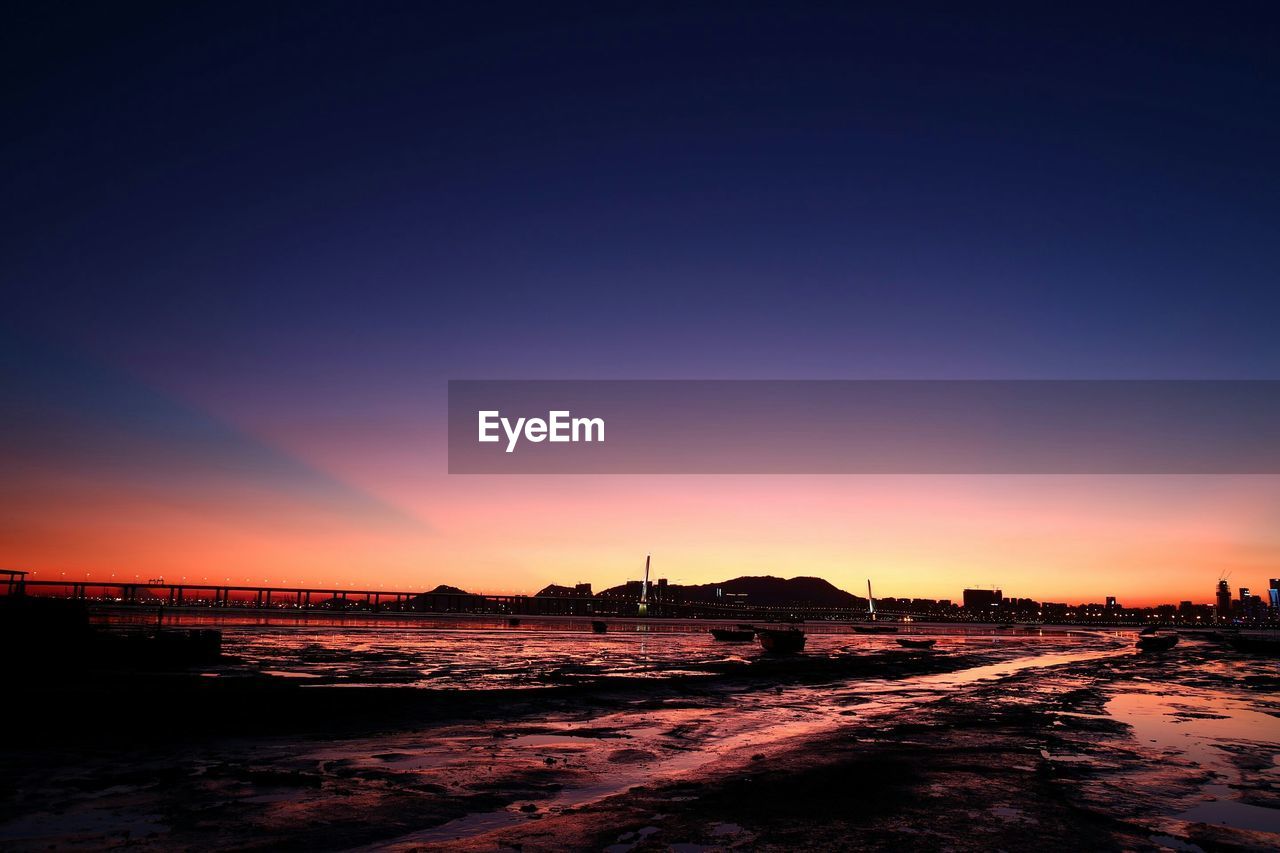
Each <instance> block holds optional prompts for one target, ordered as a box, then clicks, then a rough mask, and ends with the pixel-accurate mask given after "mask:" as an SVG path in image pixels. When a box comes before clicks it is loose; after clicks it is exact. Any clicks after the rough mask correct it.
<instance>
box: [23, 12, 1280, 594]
mask: <svg viewBox="0 0 1280 853" xmlns="http://www.w3.org/2000/svg"><path fill="white" fill-rule="evenodd" d="M552 5H554V7H555V11H550V12H549V11H547V8H546V7H548V6H552ZM850 5H852V4H850ZM979 5H980V4H956V3H938V4H911V3H898V2H895V3H885V4H881V5H880V6H879V7H877V8H875V9H866V8H841V7H839V6H837V5H835V4H830V5H827V4H823V5H819V4H800V3H776V4H758V5H757V4H746V3H739V4H732V5H729V4H723V5H716V6H712V5H709V4H690V3H679V4H672V5H662V4H659V3H653V2H645V3H635V4H629V5H628V4H601V3H592V4H583V5H581V6H569V5H560V4H521V5H513V6H511V7H504V6H498V5H490V4H484V3H476V2H465V3H458V4H453V5H447V4H444V3H425V2H412V3H348V4H343V5H335V4H326V3H321V2H305V3H296V4H286V3H253V4H238V3H231V2H218V3H208V4H201V3H193V2H181V3H172V2H166V3H157V4H145V3H85V4H76V5H72V4H66V3H54V2H48V0H40V2H10V3H7V4H5V6H4V9H3V12H0V15H3V18H4V20H3V21H2V22H0V24H2V25H0V63H3V65H4V67H3V76H2V77H0V80H3V84H2V85H3V86H4V106H5V110H4V118H5V122H4V133H3V134H0V148H2V149H3V150H2V154H3V163H4V166H5V168H4V169H3V170H0V188H2V190H3V197H4V201H5V203H4V205H2V206H0V281H3V284H4V302H3V308H4V310H3V311H2V312H0V336H2V337H0V412H3V414H4V417H3V419H0V554H4V555H7V556H5V557H4V559H6V560H7V561H9V563H10V564H12V565H13V566H15V567H20V568H27V569H30V570H33V571H36V570H38V571H40V572H49V571H57V572H61V571H64V570H65V571H76V572H90V571H92V572H114V571H117V570H121V571H124V570H132V571H134V572H143V573H144V574H143V576H144V577H145V576H147V575H146V574H145V573H146V572H151V573H163V574H173V575H181V574H191V575H192V576H203V575H204V574H206V573H209V572H214V573H224V575H227V576H229V575H230V574H232V573H234V574H235V575H236V578H237V579H248V578H252V579H253V580H254V581H255V582H263V581H264V580H271V581H273V582H277V581H287V582H289V583H295V582H314V581H317V580H318V579H323V580H325V581H326V582H328V581H333V582H335V583H341V584H343V585H348V586H350V585H360V584H370V583H375V582H378V583H385V584H388V585H399V586H404V587H405V588H423V589H425V588H430V587H431V586H434V585H435V584H436V583H442V582H444V583H453V584H455V585H456V584H459V583H461V584H463V585H464V586H468V587H473V588H481V589H490V590H508V591H509V590H511V589H520V590H524V591H530V590H535V589H537V588H539V587H541V586H542V585H544V584H545V583H547V582H550V581H553V580H554V581H557V582H566V581H573V580H592V581H596V582H599V583H601V584H604V583H606V582H607V583H615V582H619V581H621V580H624V579H626V578H628V577H633V576H634V572H635V571H637V570H638V568H639V565H640V564H639V562H638V561H639V558H640V555H642V554H644V553H645V552H646V551H649V550H652V551H653V552H654V553H655V555H661V559H662V565H663V571H664V572H670V576H671V577H673V578H681V577H683V578H685V579H687V580H698V581H710V580H718V579H723V578H724V577H730V576H732V575H735V574H744V573H746V574H753V573H754V574H763V573H770V572H772V573H776V574H788V575H790V574H802V573H803V574H819V575H822V576H824V577H828V578H831V579H833V580H834V581H836V582H838V583H842V584H845V585H847V586H849V587H850V588H856V586H857V584H859V583H861V582H862V581H863V580H864V579H865V578H866V577H867V576H869V575H868V572H869V573H870V574H871V575H874V576H875V577H877V582H878V583H880V580H879V579H880V578H881V577H883V578H884V583H885V584H887V585H888V587H886V588H887V589H888V590H889V592H890V594H927V595H931V596H942V597H947V596H950V597H954V596H955V595H957V594H958V591H959V589H960V588H962V586H964V585H972V584H973V583H975V582H979V581H981V582H983V583H988V582H996V581H999V582H1001V583H1003V584H1004V585H1005V586H1004V588H1005V589H1006V591H1013V590H1017V591H1018V594H1030V595H1034V596H1043V597H1048V598H1054V599H1064V598H1065V599H1071V600H1080V599H1082V598H1090V599H1093V600H1096V599H1098V598H1099V597H1100V596H1101V595H1104V594H1112V593H1119V594H1123V595H1125V596H1129V597H1133V598H1136V599H1143V598H1144V597H1145V598H1150V597H1152V596H1161V595H1163V596H1165V597H1167V598H1169V599H1171V600H1178V599H1180V598H1183V597H1187V596H1189V595H1193V594H1194V595H1196V596H1197V597H1199V596H1200V595H1203V596H1208V595H1209V594H1211V592H1212V582H1213V580H1214V579H1215V578H1216V577H1218V576H1219V575H1220V574H1221V573H1222V572H1223V571H1234V572H1235V573H1236V575H1235V576H1236V577H1237V578H1246V577H1247V578H1249V579H1250V580H1249V582H1250V583H1252V584H1254V585H1258V584H1259V583H1260V582H1261V579H1264V578H1265V577H1270V575H1269V574H1264V573H1265V572H1273V571H1274V566H1275V565H1276V559H1277V557H1276V555H1277V554H1278V553H1280V544H1278V543H1277V541H1276V526H1275V518H1276V506H1277V494H1278V492H1277V486H1276V483H1275V480H1274V478H1248V477H1245V478H1239V481H1238V482H1236V481H1232V482H1220V481H1219V480H1217V479H1215V478H1199V479H1197V478H1182V479H1178V478H1153V479H1154V480H1155V481H1158V482H1146V481H1141V482H1138V481H1132V482H1131V481H1125V482H1114V481H1112V480H1109V479H1106V478H1102V479H1101V480H1100V481H1098V482H1094V481H1088V482H1078V481H1075V480H1072V478H1049V480H1050V481H1045V482H1039V481H1037V482H1031V481H1023V480H1020V479H1018V478H1013V479H1012V480H1008V481H989V480H984V479H982V478H976V479H975V480H972V481H969V480H966V481H963V482H961V481H958V480H957V481H948V482H945V483H940V482H934V481H927V482H925V481H921V482H909V483H882V482H877V481H867V480H863V479H859V478H856V477H854V478H829V479H826V480H823V481H822V482H821V483H817V482H812V481H808V480H805V479H804V478H775V479H774V480H770V479H769V478H764V479H765V480H769V481H768V482H763V481H754V480H751V479H750V478H740V479H739V478H728V479H727V480H725V481H720V480H715V478H711V480H709V481H705V482H703V481H696V480H697V478H688V479H682V480H681V482H679V483H677V484H673V483H667V482H661V478H645V477H632V478H626V477H620V478H615V479H610V478H555V477H549V478H541V477H531V478H516V477H490V478H486V477H476V478H466V477H451V476H449V475H447V474H446V473H445V470H446V468H445V453H444V450H445V442H444V435H443V429H444V422H445V417H444V414H445V413H444V404H445V380H446V379H449V378H529V377H542V378H565V379H570V378H583V377H594V378H611V377H620V378H628V377H645V378H668V377H695V378H720V377H725V378H735V377H743V378H786V377H801V378H863V377H930V378H952V377H976V378H1017V377H1037V378H1041V377H1067V378H1111V377H1131V378H1150V377H1186V378H1211V377H1239V378H1280V335H1277V334H1276V327H1277V318H1280V291H1278V289H1277V288H1276V272H1277V269H1280V263H1277V262H1278V261H1280V239H1277V234H1280V168H1278V167H1277V163H1278V161H1280V68H1278V67H1277V63H1278V59H1277V56H1278V55H1280V54H1277V51H1276V49H1275V46H1276V45H1277V44H1280V32H1278V29H1280V28H1278V27H1277V25H1276V24H1277V20H1276V19H1277V16H1280V13H1277V12H1273V11H1271V10H1272V9H1273V8H1274V4H1271V3H1254V4H1236V3H1233V4H1208V3H1205V4H1201V5H1200V6H1199V7H1198V8H1196V9H1188V8H1185V7H1181V8H1180V7H1179V4H1173V3H1151V4H1143V5H1139V4H1129V3H1125V4H1116V3H1108V4H1106V5H1099V6H1096V7H1094V8H1092V9H1084V8H1082V5H1081V4H1075V3H1070V4H1062V3H1059V4H1048V3H1025V2H1019V3H1010V4H1007V5H1003V6H993V5H982V6H981V8H976V7H978V6H979ZM1224 5H1225V6H1227V7H1228V8H1226V9H1225V10H1224V9H1223V8H1222V7H1223V6H1224ZM1067 480H1070V482H1065V481H1067ZM1193 480H1194V482H1193ZM695 481H696V482H695ZM730 481H732V482H730ZM1002 567H1003V568H1002ZM864 569H866V571H864ZM1126 572H1127V573H1128V574H1126ZM1153 577H1159V578H1160V579H1161V583H1160V584H1153V582H1152V581H1151V579H1152V578H1153ZM1118 578H1119V579H1123V580H1124V584H1127V586H1126V585H1123V584H1119V583H1118V581H1117V579H1118ZM1171 579H1174V580H1171ZM1175 580H1176V582H1175ZM1175 587H1176V589H1175Z"/></svg>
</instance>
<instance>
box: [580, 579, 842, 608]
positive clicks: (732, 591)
mask: <svg viewBox="0 0 1280 853" xmlns="http://www.w3.org/2000/svg"><path fill="white" fill-rule="evenodd" d="M667 589H668V595H670V596H672V597H678V598H679V599H680V600H682V601H715V600H716V599H717V598H718V597H719V596H717V594H716V590H721V591H722V592H723V594H724V595H733V596H740V595H745V596H746V601H747V602H749V603H751V604H759V605H769V606H786V605H791V604H804V605H810V606H816V607H865V606H866V603H867V600H866V599H865V598H860V597H859V596H856V595H854V594H853V593H850V592H845V591H844V590H843V589H840V588H839V587H837V586H835V585H834V584H832V583H831V582H830V581H826V580H823V579H822V578H814V577H797V578H778V577H774V576H772V575H748V576H744V577H738V578H733V579H732V580H727V581H720V582H717V583H704V584H692V585H687V586H686V585H681V584H671V585H670V586H668V587H667ZM628 592H629V591H628V589H627V587H626V585H623V586H616V587H613V588H612V589H607V590H605V591H604V593H603V594H604V595H627V594H628Z"/></svg>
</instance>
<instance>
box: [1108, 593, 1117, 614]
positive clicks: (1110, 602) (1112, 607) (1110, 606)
mask: <svg viewBox="0 0 1280 853" xmlns="http://www.w3.org/2000/svg"><path fill="white" fill-rule="evenodd" d="M1107 609H1108V610H1115V609H1116V597H1115V596H1114V595H1108V596H1107Z"/></svg>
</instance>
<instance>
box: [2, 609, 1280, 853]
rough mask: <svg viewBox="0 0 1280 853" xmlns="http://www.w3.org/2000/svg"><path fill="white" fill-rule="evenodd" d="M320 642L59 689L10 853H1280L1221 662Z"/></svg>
mask: <svg viewBox="0 0 1280 853" xmlns="http://www.w3.org/2000/svg"><path fill="white" fill-rule="evenodd" d="M309 630H311V629H289V630H285V629H275V628H271V629H267V630H256V631H255V630H253V629H245V633H244V634H243V635H241V636H238V637H237V636H236V635H235V632H234V631H232V632H229V636H228V643H227V645H228V647H229V649H230V650H232V651H233V653H234V654H235V655H236V656H237V658H238V660H237V661H236V662H234V663H232V664H229V665H227V666H224V667H221V668H214V669H213V670H212V671H206V672H200V673H192V674H189V675H186V676H179V677H175V678H173V679H170V680H168V681H166V683H164V684H160V685H158V684H156V683H154V682H153V680H150V679H148V680H144V681H129V680H127V679H126V680H125V681H124V682H123V683H121V681H120V680H119V679H116V680H114V681H111V682H109V681H104V680H97V679H94V678H87V679H85V680H83V681H82V682H80V683H79V684H78V685H70V684H59V685H57V686H56V687H49V686H46V687H45V688H43V689H42V696H43V700H44V701H45V702H46V703H47V704H48V707H50V708H52V707H54V706H55V704H56V703H63V704H64V705H65V704H66V703H67V702H78V703H79V705H78V707H79V709H80V710H81V711H82V713H81V714H77V716H79V717H81V718H82V719H83V720H84V722H85V723H86V727H85V728H84V730H82V731H79V732H74V731H69V730H65V729H61V727H55V726H53V725H48V726H45V727H43V728H42V727H41V726H39V725H37V726H35V727H34V728H33V729H32V734H31V735H30V737H28V738H27V739H25V740H23V741H19V742H13V741H11V745H10V748H9V750H8V752H9V754H10V755H9V760H8V761H6V764H5V769H4V771H3V776H4V779H3V781H4V791H3V801H2V804H0V809H2V811H0V845H2V846H4V847H5V848H6V849H37V848H38V849H47V848H48V847H50V846H54V847H57V848H62V849H67V848H76V847H81V848H94V849H100V848H105V847H116V846H130V847H138V848H142V849H148V848H154V849H160V848H172V847H181V848H185V849H210V848H219V849H245V850H249V849H267V848H271V849H307V850H322V849H323V850H340V849H361V848H367V849H394V850H413V849H463V850H498V849H520V850H560V849H598V850H599V849H603V850H610V851H615V853H622V851H639V852H640V853H642V851H648V850H677V851H697V850H718V849H724V850H728V849H756V850H758V849H774V850H784V849H785V850H794V849H804V848H817V849H832V848H850V849H889V848H896V849H903V848H906V849H944V848H948V847H949V848H953V849H995V848H1004V849H1026V848H1030V847H1038V848H1041V849H1073V850H1079V849H1152V850H1154V849H1175V850H1192V849H1197V848H1198V849H1203V850H1214V849H1234V850H1253V849H1256V850H1263V849H1275V848H1276V847H1277V846H1280V695H1278V693H1280V673H1278V672H1277V671H1276V669H1275V666H1274V662H1273V661H1265V660H1263V659H1255V658H1247V657H1243V656H1240V655H1237V654H1235V653H1233V652H1230V651H1228V650H1224V649H1223V648H1221V647H1219V646H1217V645H1213V644H1210V643H1208V642H1202V641H1198V640H1193V639H1188V640H1185V641H1184V642H1183V643H1182V644H1180V645H1179V646H1178V647H1177V648H1176V649H1174V650H1173V651H1171V652H1168V653H1165V654H1161V655H1140V654H1136V653H1135V652H1134V651H1133V650H1132V635H1127V634H1122V633H1106V632H1100V633H1089V634H1081V633H1068V632H1045V633H1037V634H1035V635H1023V634H1019V635H1018V636H1012V637H1010V636H1004V637H1002V636H994V635H993V636H984V635H982V634H980V633H957V634H955V635H953V636H947V635H941V636H940V638H939V643H938V646H937V650H936V651H934V652H918V651H910V650H903V649H900V648H898V646H897V644H896V643H895V642H894V640H893V638H892V637H854V636H850V635H848V634H839V633H832V634H822V633H815V634H814V635H813V637H814V642H812V643H811V644H810V647H809V649H808V650H807V652H806V654H804V655H801V656H795V657H786V658H769V657H766V656H763V655H761V654H760V653H759V652H758V651H757V650H756V649H755V648H754V647H746V648H741V647H739V648H727V647H725V646H717V645H715V644H712V643H711V642H710V641H709V639H708V638H707V637H706V636H705V635H704V634H701V633H685V634H680V633H671V634H669V635H661V636H648V637H638V636H635V635H625V636H615V635H612V634H611V635H607V636H605V637H591V638H588V637H582V636H574V635H572V634H569V633H564V634H561V633H557V632H541V633H539V632H528V633H527V634H526V633H520V634H515V633H514V632H507V633H505V634H504V633H502V632H448V631H440V632H427V633H424V632H418V633H417V634H415V633H413V632H412V631H407V630H406V631H403V632H400V633H396V632H395V631H392V632H382V633H378V629H370V631H368V632H358V633H357V634H355V635H347V636H344V635H343V634H342V633H341V630H340V629H327V628H326V629H321V630H320V633H318V634H317V633H314V632H313V633H311V634H309V633H308V631H309ZM522 661H524V662H525V663H523V664H522V663H521V662H522ZM445 685H452V686H451V687H449V686H445ZM86 697H96V699H95V701H96V703H97V704H96V705H89V704H86ZM35 698H36V699H39V698H40V697H35ZM37 704H38V703H37ZM138 715H143V716H142V717H141V718H139V716H138ZM104 720H105V721H106V722H105V723H104V722H103V721H104ZM95 722H98V723H99V724H100V725H99V727H98V728H96V729H95V728H94V726H93V724H94V723H95Z"/></svg>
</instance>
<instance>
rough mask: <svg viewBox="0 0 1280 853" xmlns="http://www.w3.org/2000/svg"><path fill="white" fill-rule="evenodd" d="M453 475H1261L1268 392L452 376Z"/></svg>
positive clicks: (1095, 384) (1275, 392) (1251, 387)
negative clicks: (503, 378) (466, 377)
mask: <svg viewBox="0 0 1280 853" xmlns="http://www.w3.org/2000/svg"><path fill="white" fill-rule="evenodd" d="M449 472H450V473H452V474H1276V473H1280V381H1274V380H1266V381H1253V380H1247V381H1246V380H1241V381H1222V380H1161V381H1148V380H1052V381H1016V380H1015V381H1008V380H976V381H952V380H937V381H935V380H847V381H846V380H802V381H793V380H608V381H584V380H565V381H560V380H536V381H523V380H510V381H508V380H454V381H451V382H449Z"/></svg>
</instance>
